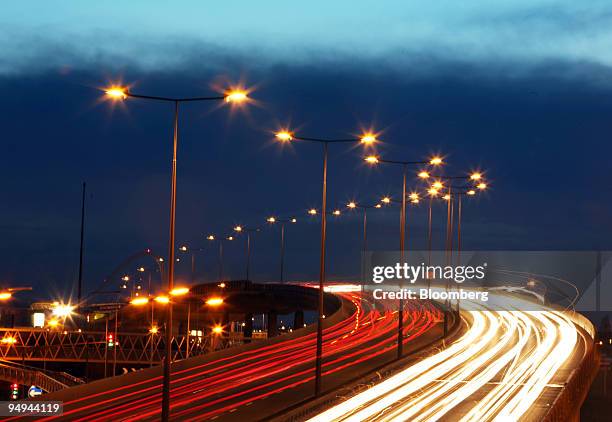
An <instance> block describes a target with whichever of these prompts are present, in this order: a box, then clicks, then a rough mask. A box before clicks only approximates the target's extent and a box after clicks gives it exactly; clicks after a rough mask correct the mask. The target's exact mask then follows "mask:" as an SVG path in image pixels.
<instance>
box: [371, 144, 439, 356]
mask: <svg viewBox="0 0 612 422" xmlns="http://www.w3.org/2000/svg"><path fill="white" fill-rule="evenodd" d="M365 161H366V162H368V163H370V164H378V163H385V164H395V165H401V166H402V209H401V212H400V261H401V264H403V263H404V258H405V249H406V248H405V237H406V195H407V192H406V177H407V173H408V166H411V165H423V164H429V165H433V166H438V165H440V164H442V158H440V157H432V158H431V159H430V160H427V161H395V160H383V159H382V158H380V157H377V156H375V155H370V156H368V157H366V158H365ZM418 176H419V177H420V178H428V177H429V173H427V172H425V171H422V172H420V173H419V174H418ZM401 287H402V286H401V283H400V288H401ZM397 317H398V320H397V358H398V359H400V358H401V357H402V355H403V354H404V350H403V349H404V300H403V299H399V304H398V315H397Z"/></svg>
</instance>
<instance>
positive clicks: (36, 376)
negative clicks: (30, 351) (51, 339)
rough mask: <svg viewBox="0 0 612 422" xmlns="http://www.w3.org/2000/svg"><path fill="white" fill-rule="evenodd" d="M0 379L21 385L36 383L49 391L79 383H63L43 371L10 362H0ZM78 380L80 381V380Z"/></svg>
mask: <svg viewBox="0 0 612 422" xmlns="http://www.w3.org/2000/svg"><path fill="white" fill-rule="evenodd" d="M73 378H74V377H73ZM0 379H3V380H5V381H8V382H16V383H19V384H22V385H36V386H39V387H40V388H42V389H43V390H45V391H46V392H49V393H51V392H53V391H58V390H62V389H64V388H67V387H70V386H71V385H76V384H78V383H79V382H76V383H75V384H68V383H64V382H61V381H59V380H57V379H56V378H54V377H51V376H49V375H47V374H46V373H44V372H43V371H40V370H37V369H36V368H30V367H27V366H23V365H17V364H14V363H11V362H0ZM75 380H78V378H75ZM79 381H80V380H79ZM80 382H81V383H82V381H80Z"/></svg>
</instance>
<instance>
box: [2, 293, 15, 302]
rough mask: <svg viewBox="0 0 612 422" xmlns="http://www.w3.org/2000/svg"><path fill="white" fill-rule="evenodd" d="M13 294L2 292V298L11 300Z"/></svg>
mask: <svg viewBox="0 0 612 422" xmlns="http://www.w3.org/2000/svg"><path fill="white" fill-rule="evenodd" d="M12 296H13V295H12V294H11V292H0V300H9V299H10V298H11V297H12Z"/></svg>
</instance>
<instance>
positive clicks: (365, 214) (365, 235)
mask: <svg viewBox="0 0 612 422" xmlns="http://www.w3.org/2000/svg"><path fill="white" fill-rule="evenodd" d="M383 203H385V202H384V201H383ZM346 207H347V208H348V209H351V210H355V209H358V210H362V211H363V240H362V246H361V248H362V249H361V251H362V253H363V254H365V252H366V250H367V242H368V210H369V209H379V208H382V204H380V203H379V204H373V205H360V204H357V203H356V202H354V201H351V202H349V203H348V204H346Z"/></svg>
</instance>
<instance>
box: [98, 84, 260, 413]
mask: <svg viewBox="0 0 612 422" xmlns="http://www.w3.org/2000/svg"><path fill="white" fill-rule="evenodd" d="M106 95H108V96H109V97H110V98H112V99H115V100H126V99H128V98H137V99H142V100H151V101H161V102H167V103H171V104H172V105H173V106H174V130H173V142H172V144H173V148H172V151H173V152H172V178H171V180H172V182H171V189H170V236H169V242H168V243H169V247H168V250H169V253H168V291H171V290H172V289H173V288H174V264H175V258H174V248H175V245H174V229H175V222H176V221H175V220H176V166H177V150H178V120H179V105H180V104H183V103H191V102H200V101H225V102H227V103H240V102H243V101H246V100H247V99H248V97H247V92H245V91H241V90H232V91H228V92H226V93H225V95H223V96H211V97H187V98H172V97H159V96H152V95H140V94H134V93H132V92H130V91H129V90H128V89H127V88H124V87H111V88H109V89H107V90H106ZM167 318H168V321H167V323H166V356H165V359H164V370H163V372H164V374H163V387H162V409H161V418H162V421H164V422H165V421H167V420H168V419H169V417H170V364H171V359H172V357H171V355H172V304H170V306H168V312H167Z"/></svg>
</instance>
